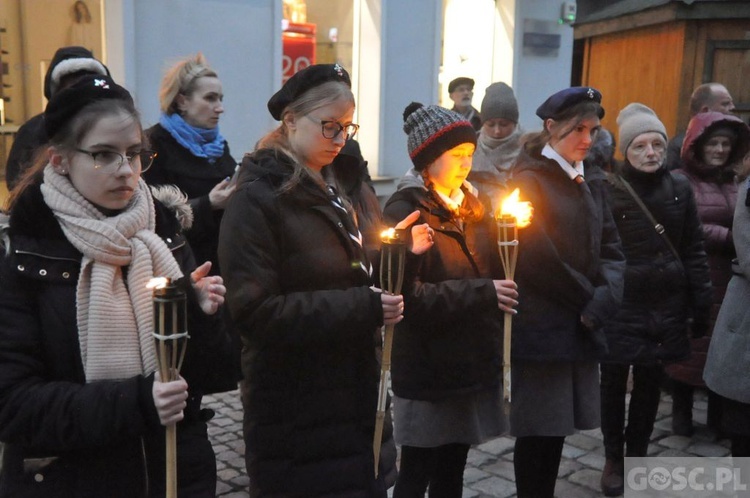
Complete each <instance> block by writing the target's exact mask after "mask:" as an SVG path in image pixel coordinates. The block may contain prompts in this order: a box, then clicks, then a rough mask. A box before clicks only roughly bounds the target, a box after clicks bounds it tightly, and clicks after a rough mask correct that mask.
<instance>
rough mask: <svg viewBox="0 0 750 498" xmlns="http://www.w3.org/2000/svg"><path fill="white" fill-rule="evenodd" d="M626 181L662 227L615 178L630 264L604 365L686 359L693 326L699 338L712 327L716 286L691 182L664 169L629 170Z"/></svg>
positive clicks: (613, 190)
mask: <svg viewBox="0 0 750 498" xmlns="http://www.w3.org/2000/svg"><path fill="white" fill-rule="evenodd" d="M622 176H623V177H624V178H625V180H626V181H627V182H628V183H629V184H630V186H631V187H632V188H633V190H634V191H635V192H636V193H637V194H638V196H639V197H640V198H641V200H642V201H643V203H644V204H645V205H646V207H648V209H649V211H650V212H651V214H652V216H653V217H654V219H655V220H656V221H657V222H659V223H660V224H661V225H662V226H664V228H665V231H666V235H667V236H668V237H669V240H670V242H671V243H672V246H673V247H674V248H675V249H676V250H677V252H678V253H679V255H680V259H679V260H678V259H676V257H675V256H674V254H673V252H672V251H671V250H670V248H669V246H668V245H667V243H666V242H665V241H664V238H663V236H662V235H659V234H658V233H657V232H656V230H655V229H654V227H653V225H652V223H651V222H650V221H649V219H648V217H647V216H646V215H645V214H644V212H643V210H642V209H641V208H640V207H639V206H638V204H637V203H636V201H635V200H634V199H633V197H632V196H631V195H630V194H629V193H628V192H627V191H626V190H625V187H624V186H622V183H618V182H617V181H616V178H614V180H613V181H612V182H610V184H609V191H610V194H611V196H612V215H613V217H614V219H615V222H616V223H617V228H618V230H619V233H620V238H621V239H622V245H623V250H624V251H625V258H626V260H627V267H626V270H625V292H624V296H623V303H622V307H621V308H620V309H619V311H618V312H617V314H616V315H615V316H614V317H613V318H612V319H611V320H610V321H609V322H608V323H607V325H606V326H605V333H606V335H607V344H608V345H609V353H608V355H607V356H606V358H605V361H608V362H614V363H635V364H646V365H648V364H654V363H660V362H666V361H674V360H679V359H682V358H685V357H687V355H688V354H689V352H690V343H689V342H688V320H689V319H692V320H693V324H692V331H693V333H694V334H697V335H701V334H703V333H706V331H707V329H708V327H709V314H710V308H711V296H712V293H711V280H710V277H709V273H708V261H707V259H706V251H705V249H704V247H703V231H702V228H701V223H700V219H699V218H698V211H697V208H696V204H695V198H694V196H693V191H692V189H691V188H690V183H689V182H688V181H687V180H686V179H685V178H684V177H683V176H682V175H679V174H675V173H670V172H669V171H668V170H667V168H666V167H662V168H661V169H659V170H658V171H656V172H654V173H645V172H642V171H638V170H636V169H635V168H633V167H632V166H630V165H629V164H627V163H626V164H624V165H623V168H622Z"/></svg>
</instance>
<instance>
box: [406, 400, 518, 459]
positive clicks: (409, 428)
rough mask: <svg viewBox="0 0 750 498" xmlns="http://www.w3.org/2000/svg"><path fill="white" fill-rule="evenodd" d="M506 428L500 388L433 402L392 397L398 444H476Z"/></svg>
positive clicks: (426, 446) (499, 433)
mask: <svg viewBox="0 0 750 498" xmlns="http://www.w3.org/2000/svg"><path fill="white" fill-rule="evenodd" d="M507 427H508V423H507V421H506V416H505V414H504V413H503V396H502V392H501V388H500V387H497V388H494V389H489V390H484V391H480V392H478V393H473V394H467V395H462V396H453V397H450V398H447V399H441V400H437V401H421V400H414V399H404V398H399V397H398V396H394V397H393V435H394V439H395V440H396V444H398V445H399V446H403V445H405V446H415V447H417V448H434V447H436V446H442V445H445V444H451V443H461V444H479V443H483V442H485V441H487V440H488V439H491V438H494V437H498V436H500V435H502V434H504V433H505V432H507V430H508V429H507Z"/></svg>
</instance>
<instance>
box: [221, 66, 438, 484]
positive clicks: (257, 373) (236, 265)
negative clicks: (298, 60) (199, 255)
mask: <svg viewBox="0 0 750 498" xmlns="http://www.w3.org/2000/svg"><path fill="white" fill-rule="evenodd" d="M354 105H355V104H354V96H353V95H352V91H351V81H350V79H349V74H348V73H347V72H346V70H344V68H342V67H341V66H340V65H338V64H320V65H313V66H309V67H307V68H305V69H303V70H301V71H299V72H298V73H296V74H295V75H294V76H292V77H291V78H290V79H289V80H288V81H287V82H286V83H285V84H284V86H283V87H282V88H281V89H280V90H279V91H278V92H277V93H276V94H275V95H274V96H273V97H271V99H270V100H269V101H268V109H269V111H270V113H271V115H272V116H273V117H274V118H275V119H277V120H279V121H280V122H281V123H280V125H279V127H278V128H277V129H276V130H274V131H272V132H271V133H270V134H268V135H266V136H265V137H263V138H262V139H261V140H260V141H259V144H258V148H257V149H256V150H255V151H254V152H253V153H252V154H248V155H246V156H245V158H244V159H243V162H242V166H241V169H240V172H239V178H238V180H237V182H238V184H237V191H236V192H235V194H234V195H233V196H232V199H231V200H230V201H229V204H228V206H227V209H226V212H225V214H224V220H223V221H222V226H221V232H220V236H219V261H220V263H221V268H222V274H223V275H224V276H225V281H226V282H227V291H228V293H227V303H228V305H229V311H230V313H231V316H232V319H233V321H234V325H235V327H236V329H237V331H238V332H239V334H240V335H241V337H242V342H243V351H242V370H243V373H244V377H245V380H244V384H243V392H242V398H243V406H244V409H245V416H244V437H245V446H246V454H245V458H246V465H247V471H248V474H249V477H250V495H251V496H257V497H262V496H305V497H316V496H351V497H354V496H356V497H362V498H365V497H385V496H386V489H387V488H388V487H390V486H391V485H392V484H393V482H394V480H395V475H396V448H395V445H394V444H393V439H392V435H391V434H392V431H391V424H390V419H389V420H388V421H387V422H386V426H385V430H384V435H383V446H382V450H381V453H380V460H379V464H378V467H379V472H378V476H377V478H376V476H375V470H374V468H375V462H374V456H373V435H374V427H375V415H376V409H377V397H378V383H379V361H378V356H379V353H378V346H379V343H380V339H379V337H380V336H379V332H380V327H381V326H382V325H383V324H386V325H388V324H395V323H397V322H399V321H401V319H402V317H403V315H402V314H403V309H404V307H403V298H402V296H400V295H388V294H385V293H383V292H381V290H380V289H378V288H376V287H373V281H374V279H373V275H377V273H376V272H374V271H373V268H372V265H371V261H372V260H371V258H369V257H368V256H367V254H366V251H365V249H364V247H363V239H362V235H361V232H360V230H359V226H358V224H357V222H356V217H355V215H354V212H353V211H352V209H351V206H350V204H349V203H348V202H347V200H346V199H345V198H344V197H343V196H342V194H341V192H339V190H338V189H337V188H336V186H335V185H334V183H329V182H327V181H326V179H325V178H324V176H323V174H321V170H322V169H323V168H324V167H325V166H326V165H329V164H331V162H332V161H333V159H334V158H335V157H336V155H337V154H338V153H339V151H340V150H341V148H342V147H343V146H344V143H345V142H346V140H347V139H348V138H351V136H352V135H353V134H354V133H355V132H356V131H357V125H356V124H354V123H353V119H354ZM416 214H418V213H412V215H413V216H412V217H411V218H408V219H407V220H405V221H403V222H401V225H402V226H403V227H404V228H405V227H406V226H408V224H410V223H413V222H414V221H415V219H416ZM411 233H412V239H413V240H414V245H413V248H412V250H413V251H415V252H419V251H420V250H426V248H428V247H429V245H430V244H431V242H430V241H429V233H428V229H427V227H426V226H422V227H416V228H413V229H412V232H411Z"/></svg>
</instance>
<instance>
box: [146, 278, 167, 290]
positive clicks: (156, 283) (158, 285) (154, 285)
mask: <svg viewBox="0 0 750 498" xmlns="http://www.w3.org/2000/svg"><path fill="white" fill-rule="evenodd" d="M167 285H169V279H168V278H167V277H154V278H152V279H151V280H149V281H148V283H147V284H146V288H147V289H163V288H164V287H166V286H167Z"/></svg>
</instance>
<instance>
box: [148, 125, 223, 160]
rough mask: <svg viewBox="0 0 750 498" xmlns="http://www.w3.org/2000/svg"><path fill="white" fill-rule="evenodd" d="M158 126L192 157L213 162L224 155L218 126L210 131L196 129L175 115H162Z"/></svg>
mask: <svg viewBox="0 0 750 498" xmlns="http://www.w3.org/2000/svg"><path fill="white" fill-rule="evenodd" d="M159 124H160V125H161V126H162V127H163V128H164V129H165V130H167V131H168V132H169V134H170V135H172V137H174V139H175V140H177V143H179V144H180V145H182V146H183V147H185V148H186V149H187V150H189V151H190V152H191V153H192V154H193V155H194V156H197V157H205V158H208V160H209V162H214V161H215V160H216V159H217V158H219V157H221V156H222V155H223V154H224V137H223V136H221V133H219V127H218V126H217V127H216V128H212V129H206V128H196V127H195V126H191V125H189V124H187V123H186V122H185V120H184V119H182V116H180V115H179V114H177V113H174V114H169V115H167V114H162V115H161V117H159Z"/></svg>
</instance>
